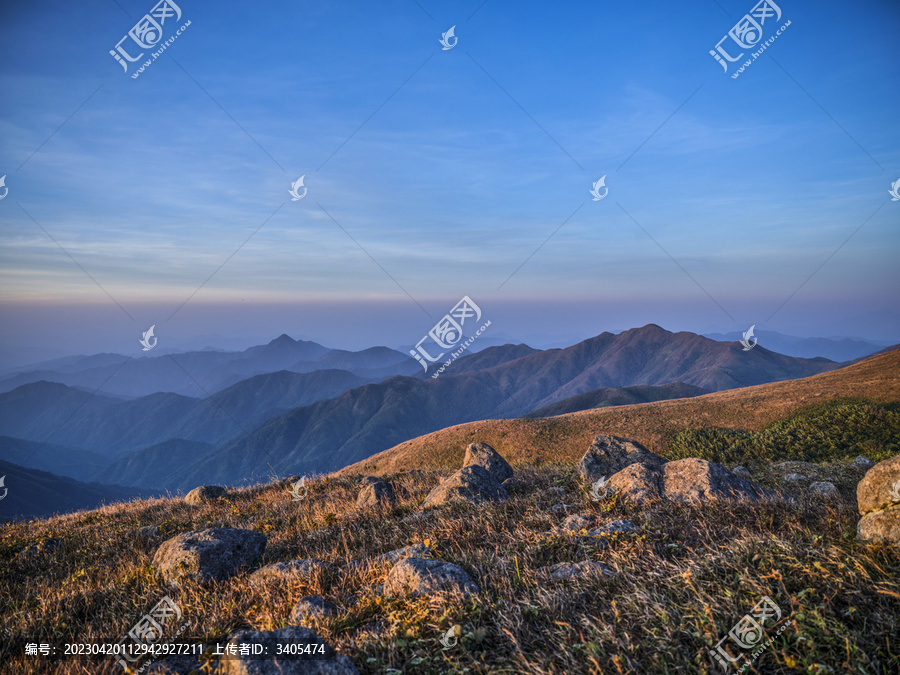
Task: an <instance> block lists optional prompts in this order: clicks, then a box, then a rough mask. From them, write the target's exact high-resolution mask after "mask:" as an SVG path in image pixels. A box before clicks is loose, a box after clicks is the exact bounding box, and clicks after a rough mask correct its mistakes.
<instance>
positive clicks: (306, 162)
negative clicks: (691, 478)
mask: <svg viewBox="0 0 900 675" xmlns="http://www.w3.org/2000/svg"><path fill="white" fill-rule="evenodd" d="M171 4H172V3H170V5H169V6H168V10H167V12H166V14H167V16H166V18H165V21H164V22H163V24H162V25H161V26H160V27H161V30H162V39H161V41H160V42H158V43H156V45H155V46H151V47H150V48H148V49H142V48H141V47H139V46H138V45H137V44H136V43H135V42H134V40H133V39H132V38H131V37H128V34H129V31H130V30H131V29H132V28H133V27H134V26H135V25H136V24H138V23H139V20H140V19H141V18H142V17H143V16H144V15H145V14H146V13H151V11H152V10H154V7H158V5H156V4H155V3H154V2H152V1H150V2H145V1H143V0H117V1H113V0H85V1H84V2H79V3H60V2H50V1H47V0H34V1H32V2H26V3H3V6H2V8H0V90H2V91H3V92H4V95H3V97H2V99H0V174H5V187H2V188H0V194H2V193H3V191H4V190H8V192H7V193H6V195H5V197H3V199H0V317H2V321H0V355H2V356H4V357H5V358H8V359H13V360H15V359H16V358H20V359H24V358H32V357H34V358H36V357H37V356H47V357H49V356H53V355H58V354H63V353H98V352H104V351H112V352H118V353H123V354H130V353H135V352H137V353H140V350H141V348H140V345H139V343H138V340H139V339H140V337H141V334H142V332H143V331H145V330H147V328H148V327H149V326H150V325H155V326H156V335H157V336H158V337H159V340H160V346H166V347H170V348H172V347H178V348H188V347H190V348H199V347H202V346H206V345H209V346H213V347H220V348H242V347H244V346H249V345H250V344H257V343H259V342H264V341H268V340H270V339H272V338H274V337H276V336H277V335H279V334H281V333H287V334H289V335H291V336H292V337H295V338H298V337H304V338H307V339H315V340H317V341H319V342H322V343H323V344H326V345H328V346H332V347H340V348H349V349H361V348H365V347H368V346H371V345H373V344H386V345H388V346H399V345H409V344H413V343H415V342H416V341H417V340H418V339H419V338H420V337H421V336H422V335H424V334H426V333H427V331H428V330H429V329H430V328H432V326H434V325H435V323H436V322H437V321H438V320H439V319H440V318H441V317H442V316H443V315H444V314H445V313H447V312H448V311H449V309H450V308H451V307H452V306H454V305H455V304H456V303H457V301H458V300H459V299H460V298H461V297H463V296H469V297H470V298H471V299H472V300H473V301H475V302H476V303H477V304H478V305H479V307H480V308H481V309H482V311H483V313H484V316H485V318H489V319H490V320H491V328H490V331H494V332H495V333H496V334H499V335H504V336H511V339H513V340H515V341H519V340H521V341H526V342H527V341H528V340H546V341H551V342H552V341H553V340H557V341H561V342H565V341H570V342H569V343H571V342H574V341H575V340H577V339H584V338H586V337H589V336H591V335H596V334H598V333H600V332H602V331H604V330H613V331H619V330H624V329H627V328H631V327H634V326H639V325H644V324H646V323H651V322H652V323H657V324H659V325H662V326H663V327H665V328H667V329H669V330H690V331H694V332H729V331H735V330H746V329H747V328H748V327H749V326H750V325H756V326H757V328H758V329H761V330H778V331H781V332H783V333H787V334H791V335H799V336H804V337H812V336H823V337H828V336H855V337H861V338H865V339H870V340H877V341H882V342H885V343H896V342H900V301H898V290H900V265H898V264H897V257H898V252H900V201H893V200H892V198H891V195H890V194H889V190H890V189H891V187H892V184H893V183H894V182H895V181H898V180H900V125H898V122H897V117H896V111H897V110H898V108H900V105H898V104H900V58H898V56H900V41H898V40H897V39H896V36H897V34H898V32H900V4H898V3H897V2H895V1H893V0H881V1H875V0H873V1H870V2H864V3H860V4H857V5H853V6H852V7H851V6H849V5H846V4H843V3H797V2H787V1H786V0H784V1H782V2H778V4H777V5H774V3H768V4H767V5H763V6H762V10H760V9H759V5H754V3H753V2H745V1H744V0H718V1H713V0H710V1H709V2H704V1H698V2H694V3H663V2H651V3H598V2H568V3H557V4H551V5H547V4H546V3H537V2H531V1H530V0H529V1H526V2H516V3H512V2H508V1H505V0H487V2H483V1H482V0H476V1H473V2H455V3H450V2H437V1H434V0H418V1H417V0H396V1H388V2H380V3H362V2H347V1H344V2H327V1H326V2H316V3H306V2H299V3H298V2H290V3H289V2H267V3H258V4H250V3H246V2H240V3H238V2H231V1H229V0H225V1H222V2H216V3H200V2H197V1H196V0H180V1H179V2H177V5H175V7H177V10H176V9H174V8H173V7H172V6H171ZM166 7H167V6H165V5H164V6H163V9H164V10H165V9H166ZM754 8H756V9H754ZM156 11H157V13H159V11H158V9H157V10H156ZM754 11H755V12H756V14H757V15H759V14H764V15H765V20H764V21H763V23H762V24H761V25H760V28H761V31H762V38H761V39H760V40H759V41H758V42H756V43H755V46H751V47H750V48H748V49H742V48H741V47H739V46H738V45H737V44H736V43H735V42H734V39H733V38H731V37H728V35H729V31H731V30H732V28H733V27H735V26H736V25H740V21H741V19H742V17H743V16H744V15H745V14H748V13H752V12H754ZM179 12H180V17H179V16H178V13H179ZM779 13H780V15H781V16H780V17H779V16H778V14H779ZM188 22H189V23H188ZM788 22H789V24H788ZM785 24H788V25H787V26H786V27H785V28H782V26H784V25H785ZM185 25H186V27H185V28H183V29H182V26H185ZM451 26H452V27H454V35H453V36H452V37H448V38H446V40H445V43H443V44H442V43H441V39H442V34H444V33H446V32H447V31H448V30H449V29H450V28H451ZM179 29H182V30H181V32H180V34H177V35H176V32H177V31H178V30H179ZM779 29H781V33H780V34H777V35H776V31H778V30H779ZM123 38H125V40H124V41H122V42H120V41H121V40H122V39H123ZM723 38H725V41H724V42H722V43H721V45H722V48H723V49H724V50H725V52H726V53H727V54H729V55H731V56H732V57H734V56H737V55H738V54H740V53H742V52H743V53H744V56H743V57H742V58H740V59H738V60H737V61H735V62H734V63H729V64H728V70H727V72H724V71H723V68H722V66H721V65H720V64H719V63H718V62H717V61H716V60H715V59H714V58H713V56H712V55H711V54H710V50H714V49H715V48H716V45H717V44H719V43H720V41H721V40H722V39H723ZM144 39H145V40H146V42H147V43H148V44H150V43H153V42H154V40H155V37H154V36H153V35H152V34H151V35H149V36H145V38H144ZM743 39H744V40H745V41H746V43H747V44H751V45H752V44H753V43H754V41H755V39H756V38H755V37H754V36H753V35H752V33H751V34H744V38H743ZM167 41H169V44H168V45H167V46H166V48H165V50H164V51H163V52H161V53H160V54H159V57H158V58H157V59H156V60H153V61H152V63H151V64H150V65H149V67H146V68H145V69H144V70H143V71H140V72H139V71H138V68H139V66H140V65H141V64H142V63H144V62H145V61H146V60H147V59H149V58H150V54H152V53H153V52H154V51H156V50H158V49H159V46H160V45H162V44H163V43H165V42H167ZM767 41H770V42H769V43H768V44H767V46H766V47H765V50H764V51H763V52H761V53H760V54H759V56H758V58H757V59H756V60H753V61H752V63H751V64H750V65H749V66H748V67H746V68H745V70H743V71H741V72H738V67H739V66H740V64H742V63H744V62H745V61H746V60H747V59H750V58H751V57H750V54H752V53H753V52H754V51H756V50H758V49H759V48H760V46H761V45H763V44H764V43H767ZM117 44H120V45H121V46H122V48H123V50H124V52H125V53H126V54H128V55H130V56H131V57H135V56H137V55H138V54H140V53H141V52H144V56H143V57H142V58H140V59H138V60H137V61H136V62H134V63H127V64H126V65H127V66H128V70H127V71H124V70H123V68H122V66H121V65H120V63H119V62H117V61H116V59H115V58H114V57H113V56H112V55H111V54H110V50H115V48H116V45H117ZM445 45H452V47H451V48H447V49H444V48H443V47H444V46H445ZM735 74H737V75H738V76H737V77H736V78H735V77H733V75H735ZM135 75H137V77H134V76H135ZM301 176H303V177H304V181H303V187H302V188H301V187H298V188H297V191H296V194H297V195H298V196H300V195H302V198H301V199H298V200H292V196H291V194H290V192H289V191H290V190H291V187H292V184H294V183H295V181H297V179H299V178H300V177H301ZM601 177H605V179H604V185H603V186H602V187H598V188H597V191H596V194H597V195H598V196H602V198H601V199H597V200H595V199H594V195H592V194H591V192H590V191H591V189H592V186H593V184H594V183H595V182H596V181H598V180H599V179H600V178H601Z"/></svg>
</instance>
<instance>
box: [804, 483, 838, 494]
mask: <svg viewBox="0 0 900 675" xmlns="http://www.w3.org/2000/svg"><path fill="white" fill-rule="evenodd" d="M809 491H810V492H812V493H813V494H817V495H819V496H821V497H839V496H840V493H838V489H837V488H836V487H835V485H834V483H829V482H828V481H817V482H815V483H811V484H810V486H809Z"/></svg>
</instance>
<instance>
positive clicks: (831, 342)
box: [705, 330, 887, 361]
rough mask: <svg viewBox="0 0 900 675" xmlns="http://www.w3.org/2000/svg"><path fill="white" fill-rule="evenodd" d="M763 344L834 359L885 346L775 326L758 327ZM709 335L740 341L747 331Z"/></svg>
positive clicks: (851, 357) (858, 355)
mask: <svg viewBox="0 0 900 675" xmlns="http://www.w3.org/2000/svg"><path fill="white" fill-rule="evenodd" d="M753 333H754V335H755V336H756V338H757V339H758V340H759V346H760V347H765V348H766V349H768V350H769V351H773V352H778V353H779V354H786V355H787V356H799V357H801V358H805V359H811V358H815V357H817V356H818V357H822V358H826V359H831V360H832V361H852V360H854V359H858V358H862V357H866V356H871V355H872V354H875V353H876V352H879V351H881V350H882V349H883V348H884V347H885V346H887V345H884V344H878V343H875V342H869V341H867V340H857V339H853V338H841V339H835V338H800V337H795V336H793V335H784V334H782V333H778V332H776V331H772V330H754V331H753ZM705 337H708V338H710V339H712V340H718V341H720V342H737V341H738V340H740V339H741V338H742V337H743V333H742V332H740V331H736V332H734V333H707V334H705Z"/></svg>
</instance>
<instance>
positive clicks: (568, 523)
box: [559, 513, 591, 533]
mask: <svg viewBox="0 0 900 675" xmlns="http://www.w3.org/2000/svg"><path fill="white" fill-rule="evenodd" d="M590 524H591V519H590V518H588V517H587V516H583V515H581V514H580V513H576V514H573V515H571V516H569V517H568V518H566V519H565V520H564V521H563V522H562V525H560V526H559V529H560V531H561V532H569V533H574V532H581V530H586V529H587V528H588V525H590Z"/></svg>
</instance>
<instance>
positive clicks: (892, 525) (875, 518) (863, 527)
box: [856, 505, 900, 544]
mask: <svg viewBox="0 0 900 675" xmlns="http://www.w3.org/2000/svg"><path fill="white" fill-rule="evenodd" d="M856 534H857V536H858V537H859V538H860V539H867V540H869V541H872V542H875V543H876V544H900V505H898V506H892V507H890V508H888V509H884V510H882V511H873V512H872V513H867V514H866V515H864V516H863V517H862V518H861V519H860V521H859V524H858V525H857V526H856Z"/></svg>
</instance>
